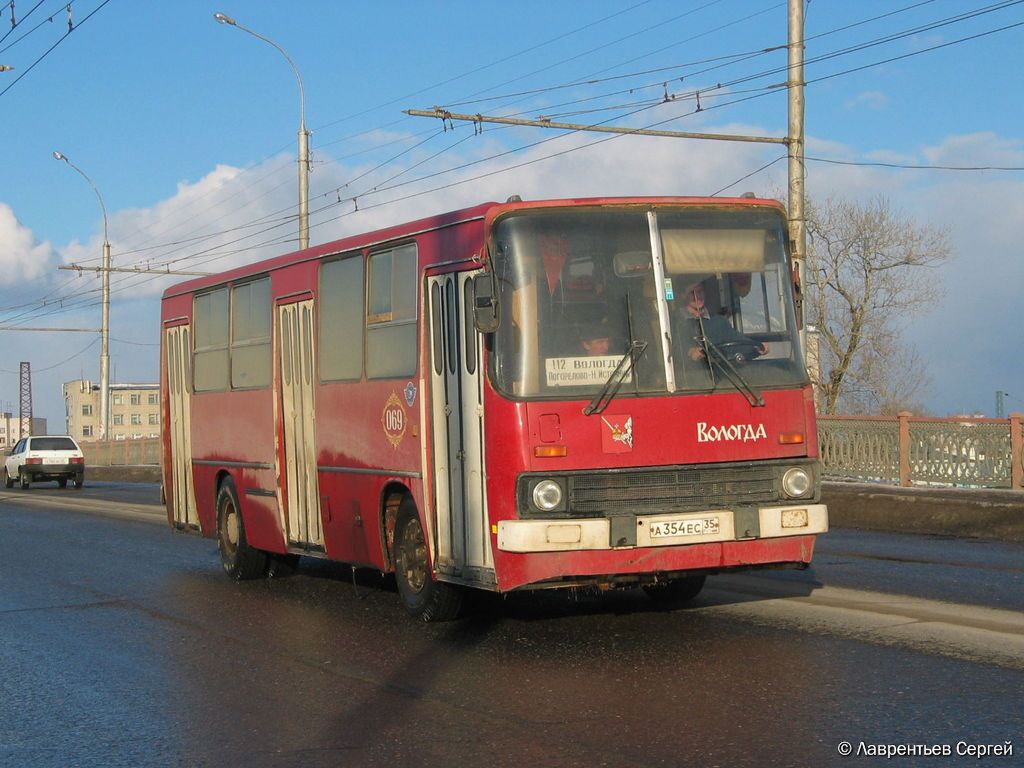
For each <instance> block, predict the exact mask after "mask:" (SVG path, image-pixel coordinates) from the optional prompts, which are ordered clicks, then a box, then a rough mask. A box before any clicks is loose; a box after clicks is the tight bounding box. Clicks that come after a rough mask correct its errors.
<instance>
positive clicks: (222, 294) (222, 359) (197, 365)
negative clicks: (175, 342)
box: [192, 288, 228, 392]
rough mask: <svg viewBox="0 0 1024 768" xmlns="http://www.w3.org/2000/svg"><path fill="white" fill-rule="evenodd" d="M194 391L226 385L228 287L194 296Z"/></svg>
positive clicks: (216, 388)
mask: <svg viewBox="0 0 1024 768" xmlns="http://www.w3.org/2000/svg"><path fill="white" fill-rule="evenodd" d="M192 316H193V323H194V324H195V344H196V348H195V353H194V354H195V359H194V361H193V364H192V369H193V371H195V386H194V389H195V391H196V392H214V391H217V390H224V389H227V388H228V289H227V288H219V289H217V290H215V291H210V292H209V293H204V294H201V295H199V296H196V298H195V305H194V309H193V312H192Z"/></svg>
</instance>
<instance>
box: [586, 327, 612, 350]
mask: <svg viewBox="0 0 1024 768" xmlns="http://www.w3.org/2000/svg"><path fill="white" fill-rule="evenodd" d="M580 346H581V347H582V348H583V354H584V355H585V356H587V357H605V356H607V355H608V354H609V352H610V349H611V339H610V338H609V336H608V329H607V327H605V325H604V324H603V323H600V322H591V323H586V324H585V325H584V326H583V327H582V329H581V330H580Z"/></svg>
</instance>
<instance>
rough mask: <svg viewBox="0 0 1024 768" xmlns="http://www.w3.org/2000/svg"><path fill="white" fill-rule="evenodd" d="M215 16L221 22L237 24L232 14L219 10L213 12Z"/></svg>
mask: <svg viewBox="0 0 1024 768" xmlns="http://www.w3.org/2000/svg"><path fill="white" fill-rule="evenodd" d="M213 18H215V19H216V20H217V21H219V22H220V23H221V24H230V25H231V26H233V27H234V26H237V22H235V20H234V19H232V18H231V17H230V16H228V15H226V14H223V13H221V12H220V11H217V12H216V13H215V14H213Z"/></svg>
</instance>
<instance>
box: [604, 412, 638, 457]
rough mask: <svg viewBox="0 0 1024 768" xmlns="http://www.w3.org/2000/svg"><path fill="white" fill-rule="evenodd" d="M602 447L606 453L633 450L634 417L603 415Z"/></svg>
mask: <svg viewBox="0 0 1024 768" xmlns="http://www.w3.org/2000/svg"><path fill="white" fill-rule="evenodd" d="M601 421H602V422H603V424H604V429H602V430H601V449H602V450H603V451H604V452H605V453H628V452H629V451H632V450H633V417H632V416H628V415H627V416H602V417H601Z"/></svg>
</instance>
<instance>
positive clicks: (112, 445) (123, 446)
mask: <svg viewBox="0 0 1024 768" xmlns="http://www.w3.org/2000/svg"><path fill="white" fill-rule="evenodd" d="M80 445H81V446H82V453H84V454H85V464H86V466H87V467H123V466H143V465H153V466H158V465H159V464H160V438H158V437H147V438H145V439H142V440H97V441H95V442H83V443H80Z"/></svg>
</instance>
